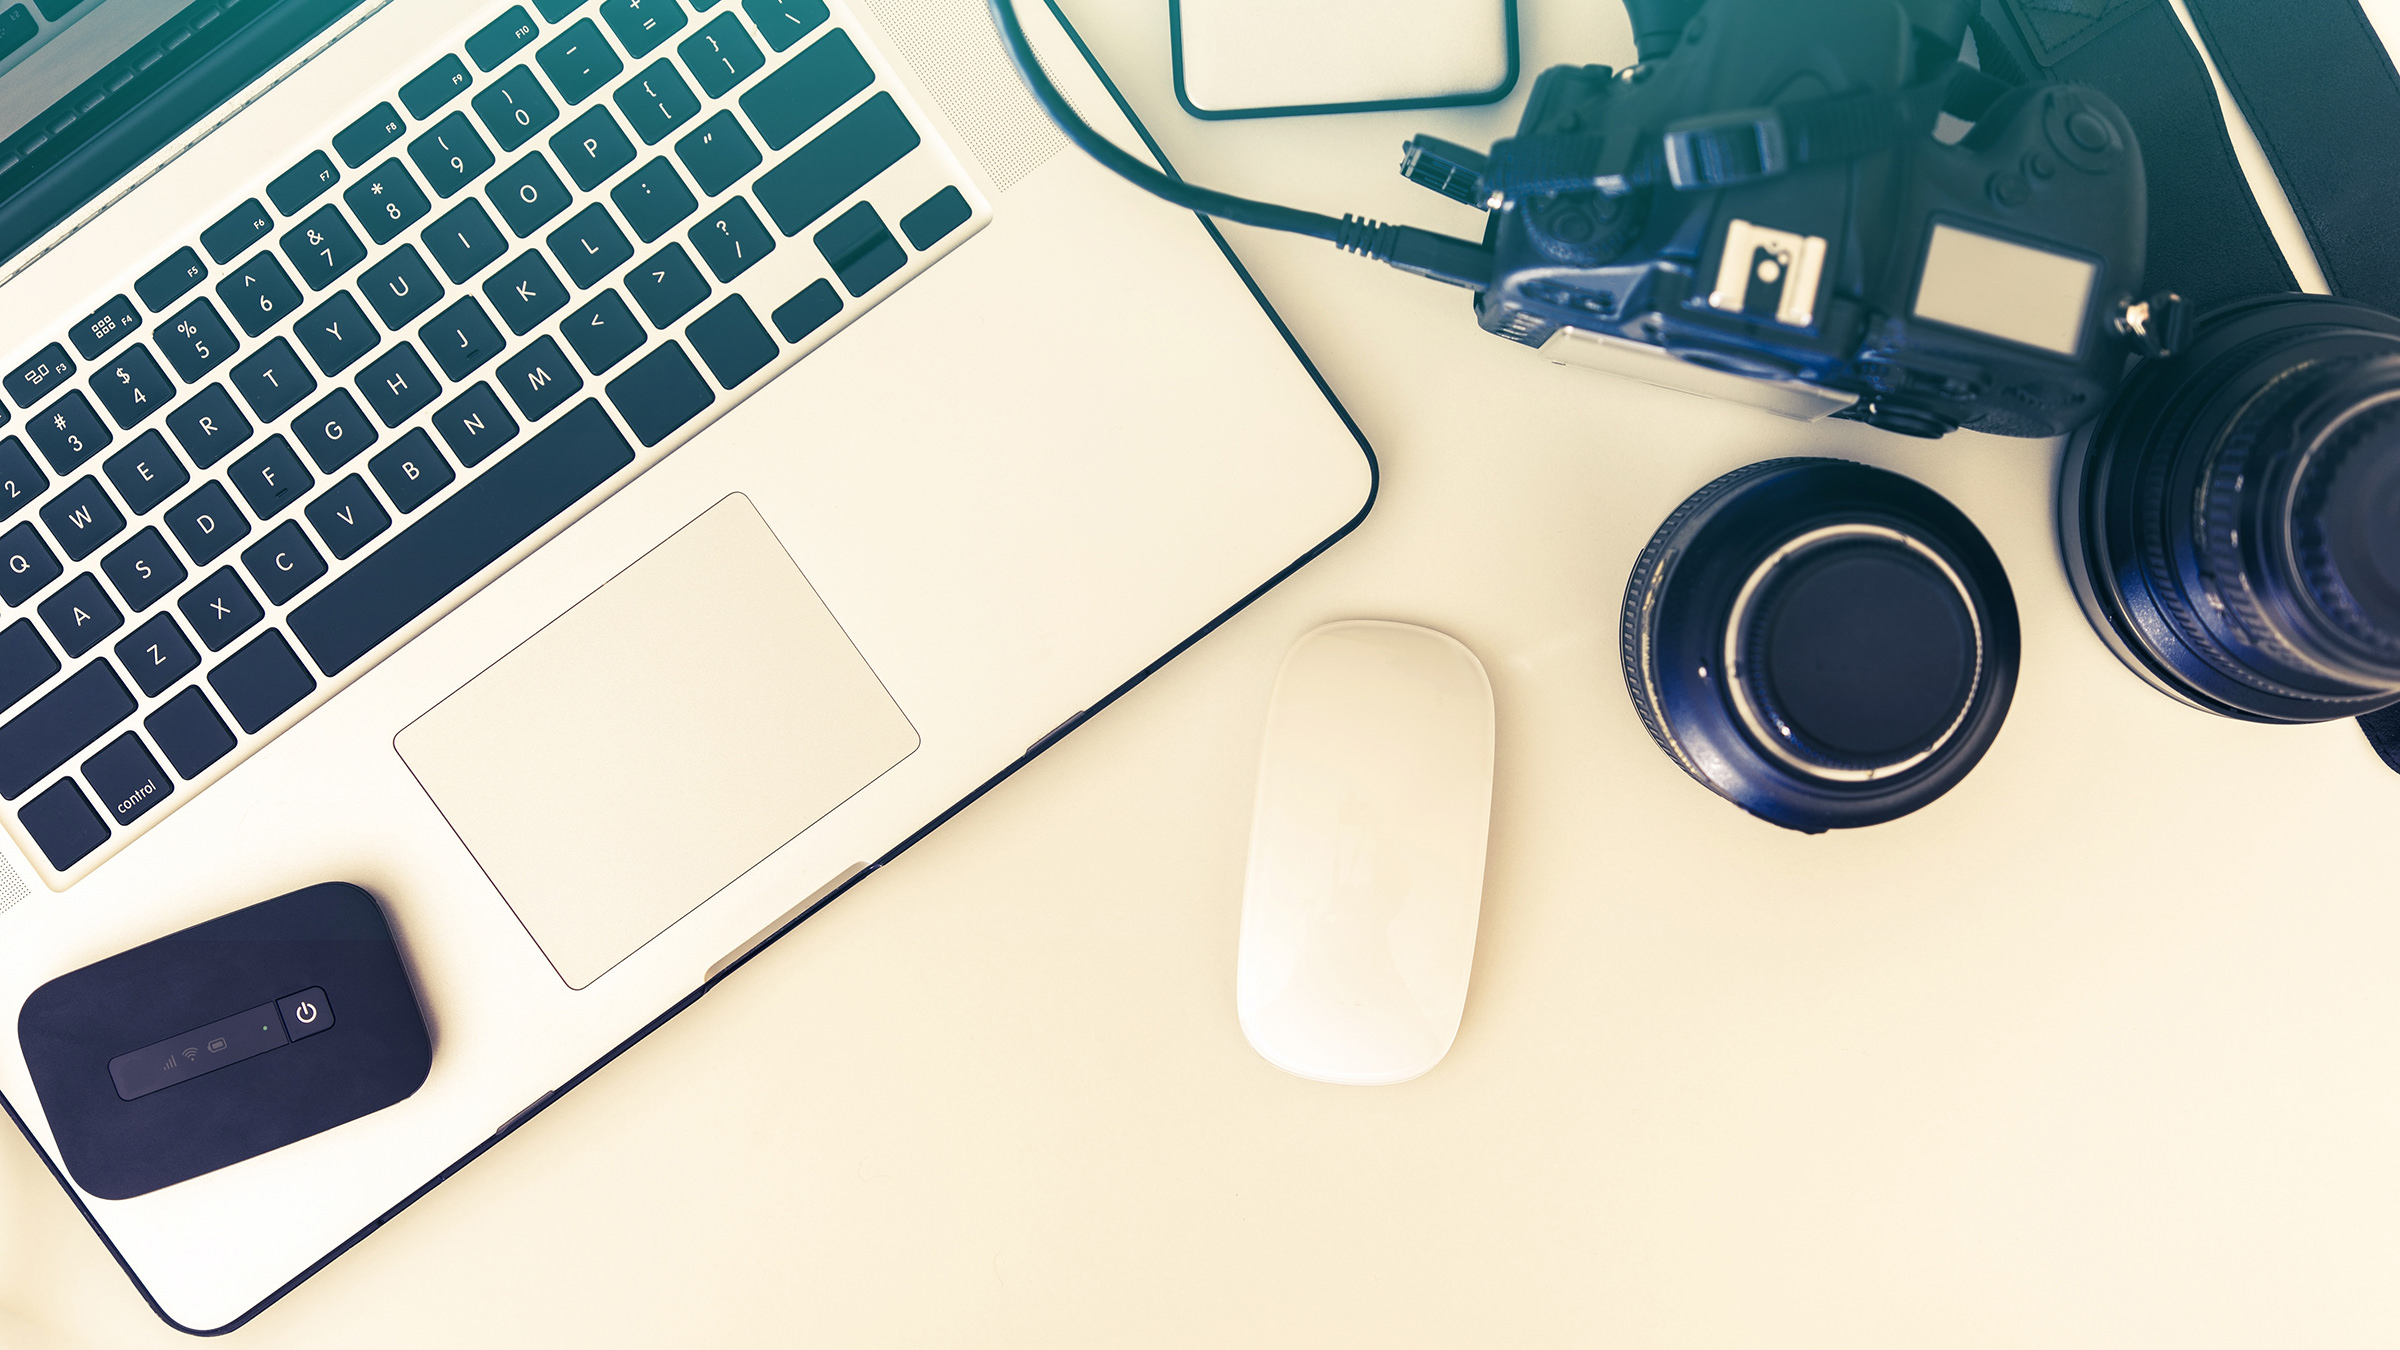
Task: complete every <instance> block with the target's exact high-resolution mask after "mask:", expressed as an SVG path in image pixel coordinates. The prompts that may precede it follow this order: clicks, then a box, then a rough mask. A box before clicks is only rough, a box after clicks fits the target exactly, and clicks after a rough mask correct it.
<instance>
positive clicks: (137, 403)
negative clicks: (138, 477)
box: [92, 342, 175, 431]
mask: <svg viewBox="0 0 2400 1350" xmlns="http://www.w3.org/2000/svg"><path fill="white" fill-rule="evenodd" d="M92 393H93V395H94V396H95V397H97V398H98V399H99V400H100V403H101V406H103V407H105V408H107V409H108V415H109V416H110V417H113V418H115V419H116V421H117V425H118V426H120V427H124V428H125V429H126V430H128V431H130V430H132V429H133V428H134V427H135V426H136V425H138V424H139V423H140V422H141V421H142V419H143V418H145V417H148V416H149V415H150V414H152V413H154V412H157V411H158V410H159V409H161V408H164V407H166V406H167V405H168V404H169V403H172V402H174V401H175V382H174V381H173V380H170V379H168V378H167V372H166V371H164V370H162V369H160V368H159V364H158V358H157V357H155V356H152V355H151V354H150V348H149V346H148V345H147V344H144V343H139V342H137V343H135V344H133V345H132V346H131V347H128V348H126V349H125V350H124V351H123V352H121V353H119V354H118V355H117V358H116V359H115V360H113V361H110V362H107V363H105V364H104V365H102V366H101V367H100V368H99V369H97V370H94V371H93V372H92Z"/></svg>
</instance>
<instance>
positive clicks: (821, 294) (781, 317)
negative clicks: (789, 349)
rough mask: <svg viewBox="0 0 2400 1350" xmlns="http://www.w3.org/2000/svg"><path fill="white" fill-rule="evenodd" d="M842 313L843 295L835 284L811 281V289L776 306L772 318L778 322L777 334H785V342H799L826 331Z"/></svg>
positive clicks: (776, 324)
mask: <svg viewBox="0 0 2400 1350" xmlns="http://www.w3.org/2000/svg"><path fill="white" fill-rule="evenodd" d="M841 312H842V296H841V292H839V291H836V290H835V289H834V288H833V283H832V282H830V281H812V282H810V283H809V284H808V289H806V290H804V291H802V292H800V293H799V294H798V295H795V296H793V297H792V298H791V299H789V300H786V301H784V302H783V303H782V304H780V305H778V306H776V307H775V313H774V314H773V315H772V316H770V317H772V318H773V319H774V321H775V331H776V332H778V333H781V334H783V340H784V341H786V342H798V341H799V340H800V339H802V338H804V337H807V336H808V335H809V334H811V333H813V332H815V331H817V330H818V329H820V328H823V327H824V326H825V324H826V322H827V321H828V320H830V319H832V318H833V316H834V315H836V314H839V313H841Z"/></svg>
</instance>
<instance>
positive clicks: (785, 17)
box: [742, 0, 828, 52]
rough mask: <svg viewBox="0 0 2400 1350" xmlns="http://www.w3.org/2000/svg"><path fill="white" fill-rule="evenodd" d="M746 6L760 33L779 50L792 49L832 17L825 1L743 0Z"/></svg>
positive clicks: (743, 5) (743, 7)
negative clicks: (793, 45) (794, 44)
mask: <svg viewBox="0 0 2400 1350" xmlns="http://www.w3.org/2000/svg"><path fill="white" fill-rule="evenodd" d="M742 9H743V11H744V12H746V13H747V14H749V16H750V22H752V23H754V24H757V25H758V35H759V36H760V37H763V38H765V39H766V40H767V45H768V46H770V47H773V48H774V49H775V50H777V51H779V52H788V51H790V50H791V49H792V44H793V43H795V42H798V41H799V40H800V39H802V38H804V37H807V36H808V35H809V34H810V33H812V32H814V31H816V27H817V25H818V24H821V23H823V22H825V20H826V18H827V17H828V11H827V10H826V8H825V0H742Z"/></svg>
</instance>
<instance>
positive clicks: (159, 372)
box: [0, 0, 988, 877]
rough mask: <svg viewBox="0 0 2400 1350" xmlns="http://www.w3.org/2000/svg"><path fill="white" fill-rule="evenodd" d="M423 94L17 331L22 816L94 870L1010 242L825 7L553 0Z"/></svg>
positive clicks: (23, 828)
mask: <svg viewBox="0 0 2400 1350" xmlns="http://www.w3.org/2000/svg"><path fill="white" fill-rule="evenodd" d="M407 70H408V71H413V72H414V73H405V72H401V71H396V72H395V77H396V78H395V83H394V85H393V86H392V87H390V88H388V89H384V90H379V91H376V93H375V96H373V97H369V98H366V99H363V100H362V103H363V104H364V105H365V106H363V107H360V108H357V109H354V110H353V111H354V112H355V116H352V117H350V118H349V119H347V120H336V121H334V122H333V123H332V125H331V126H330V128H329V130H328V134H327V136H326V139H325V141H324V142H323V144H322V146H321V147H320V148H317V149H315V150H312V151H310V152H308V153H306V154H304V155H302V156H301V157H300V158H298V159H297V160H296V161H295V162H293V163H290V164H288V165H277V166H267V165H262V166H261V169H262V173H261V175H260V178H259V181H257V182H256V183H255V184H253V185H252V190H251V191H249V192H246V193H243V194H241V195H240V196H239V199H238V200H229V201H226V202H224V203H221V204H220V205H219V206H218V208H217V210H216V211H215V212H214V213H211V214H206V215H204V216H203V217H202V218H200V219H197V220H195V221H194V222H192V227H191V229H190V231H189V233H188V234H185V235H182V236H181V237H175V238H169V239H166V240H163V241H162V242H161V245H160V247H159V249H158V250H157V254H156V256H155V259H154V260H153V261H151V262H150V264H149V265H147V266H145V267H142V268H139V269H137V270H135V271H133V272H130V273H129V274H128V275H127V276H126V277H124V278H117V279H111V280H110V281H108V282H106V283H104V284H102V285H100V286H98V287H96V289H100V290H107V291H111V292H114V293H111V294H106V295H95V296H94V299H93V305H94V308H93V309H92V312H91V314H90V315H89V317H87V318H85V319H83V320H82V321H81V322H79V323H77V324H76V325H75V326H74V328H73V329H72V330H71V331H70V332H67V333H64V334H55V335H48V334H38V333H23V332H18V333H7V334H0V337H5V338H7V339H11V340H13V342H14V343H15V344H17V345H19V346H20V347H22V348H27V349H30V350H29V351H27V352H26V353H25V354H23V355H21V356H20V357H19V358H18V359H17V361H16V362H15V363H14V364H13V365H10V366H8V367H7V368H6V369H5V371H4V372H0V602H5V604H6V606H7V607H8V614H6V615H0V801H5V802H6V803H7V804H8V808H7V809H8V813H9V817H10V818H9V825H10V827H11V829H12V832H14V833H15V834H16V835H17V836H18V838H19V839H20V840H21V841H23V842H26V843H29V844H30V845H31V846H32V848H33V849H34V850H35V851H36V852H38V854H39V855H40V856H41V858H42V859H44V860H45V861H46V862H47V863H48V865H49V866H50V868H51V869H52V870H53V872H54V873H55V874H56V875H57V876H58V877H65V876H67V875H68V874H69V873H79V872H80V870H82V869H86V868H88V867H89V866H92V865H96V864H97V863H98V862H99V861H101V860H103V859H105V858H106V857H108V856H111V855H112V854H113V853H114V852H115V851H116V850H118V849H120V848H122V847H123V846H124V845H125V844H126V843H128V842H129V841H130V840H131V839H132V838H133V837H134V836H136V835H138V834H139V833H140V832H141V831H142V830H143V829H145V828H147V827H148V826H150V825H152V824H155V823H156V822H157V821H158V820H159V819H161V818H163V817H164V816H165V815H166V814H167V813H168V812H169V811H171V810H172V809H173V808H174V807H176V806H179V805H181V803H182V802H183V801H186V800H189V799H190V798H191V796H192V795H193V794H195V793H196V792H198V791H199V790H201V789H202V788H204V787H206V786H207V785H208V784H210V783H212V782H214V781H216V780H217V779H218V778H220V777H222V776H223V774H224V773H225V772H227V771H228V770H229V769H230V768H231V767H232V766H233V765H234V764H236V763H238V762H239V761H240V760H241V759H242V758H243V757H245V756H246V755H247V754H248V753H250V752H251V751H254V750H256V749H257V748H258V747H259V746H260V745H262V744H264V743H265V742H266V741H268V740H269V739H271V738H272V737H274V736H275V735H276V734H278V733H280V732H281V731H283V730H285V729H287V728H288V727H290V726H291V725H292V724H293V723H294V722H296V721H297V720H298V719H299V718H300V717H302V716H304V715H305V714H306V713H307V712H308V711H309V710H310V709H313V708H314V707H316V706H318V705H319V704H321V703H322V702H323V701H324V700H325V699H326V698H328V697H330V696H331V694H332V693H333V692H334V691H335V690H336V689H337V688H338V687H339V686H340V685H341V684H343V683H346V682H347V681H348V680H349V679H352V678H355V677H356V676H357V675H358V674H359V673H360V672H362V671H363V670H365V669H367V668H369V667H370V666H372V665H373V663H374V661H375V660H376V659H378V658H379V657H380V656H382V655H384V654H386V653H387V652H388V651H389V650H391V649H393V648H394V647H395V646H396V645H398V644H397V641H396V640H397V639H404V636H405V635H407V634H409V633H411V632H413V631H414V630H415V629H416V628H418V627H421V626H422V624H423V623H425V622H429V621H430V616H435V615H438V613H439V612H441V611H442V610H443V609H444V608H445V607H446V605H448V604H451V603H455V602H456V601H457V600H458V599H459V598H462V597H463V595H464V594H465V593H466V590H467V588H469V586H470V584H471V583H473V582H474V581H475V580H476V579H477V578H479V577H482V576H483V575H484V574H485V573H486V572H487V571H488V570H489V569H491V568H492V567H493V565H494V564H495V563H498V562H500V561H502V560H503V559H506V558H508V557H509V556H510V555H511V554H512V553H514V552H515V551H516V550H518V549H519V548H520V547H521V546H522V545H524V544H525V543H526V542H527V541H528V540H530V539H533V538H534V537H535V536H537V535H539V534H541V533H542V532H543V531H544V530H546V529H549V528H551V527H553V526H556V525H560V524H562V523H563V522H564V521H565V520H567V519H570V518H572V517H573V516H574V515H576V514H579V513H580V511H581V510H584V509H588V508H589V507H590V506H591V505H592V504H593V503H594V502H596V501H597V500H598V499H599V498H600V497H601V496H602V495H604V492H603V489H605V488H606V487H608V486H609V485H611V484H616V483H621V482H622V481H624V480H625V479H626V478H627V477H629V476H630V474H629V471H630V470H637V469H638V467H646V466H647V465H648V464H649V463H652V462H655V460H656V459H657V458H659V457H661V456H663V455H664V454H666V453H668V452H669V451H671V450H672V449H673V448H674V447H675V445H677V444H680V443H681V441H682V440H684V439H688V437H689V436H690V435H691V434H693V433H694V432H696V431H697V430H698V429H699V428H700V427H701V426H703V425H705V424H706V423H707V422H708V421H709V420H711V419H712V418H713V417H714V416H715V415H717V414H720V413H722V412H723V411H724V410H725V409H726V408H728V407H730V406H731V405H732V404H733V403H735V402H738V401H739V399H740V397H742V396H743V395H745V394H747V393H749V392H751V391H752V390H754V389H755V388H757V387H758V386H759V385H761V384H763V383H764V382H765V380H767V379H769V378H772V376H773V375H774V374H775V373H777V372H778V371H780V370H781V369H782V368H783V367H784V366H786V365H788V364H790V363H791V362H792V361H794V360H797V359H798V358H799V357H800V356H801V355H803V354H804V353H805V352H806V351H807V350H810V349H813V347H814V346H815V345H816V344H818V343H820V342H822V341H824V340H825V339H826V338H827V337H828V336H830V335H831V333H833V332H834V331H836V330H837V329H838V328H839V327H840V326H841V325H842V324H843V323H845V322H846V321H847V320H849V319H850V318H853V317H855V316H856V315H857V314H858V313H860V312H863V311H864V310H865V309H866V308H867V307H868V306H869V305H871V304H873V303H874V302H875V301H876V300H879V299H880V298H882V297H883V296H884V295H887V294H889V293H890V291H891V290H893V289H894V288H896V287H897V286H898V285H900V284H902V283H904V282H905V281H907V280H908V279H909V278H910V277H912V276H913V275H915V273H916V272H917V271H918V270H919V269H920V268H921V267H922V266H924V265H925V264H927V263H928V262H930V261H931V260H932V258H933V257H934V256H936V255H938V254H939V253H940V252H942V251H944V250H946V249H947V248H948V247H951V246H954V245H955V244H956V243H957V242H958V241H959V240H960V239H962V238H964V237H965V236H966V235H967V234H969V233H972V230H971V229H970V228H969V227H970V225H971V224H976V223H979V220H978V218H979V216H988V211H986V210H985V209H984V208H982V207H981V206H979V205H978V204H977V203H978V202H979V200H980V199H979V198H978V197H977V196H976V194H975V193H974V190H973V188H972V186H971V185H970V184H969V183H968V182H967V180H966V178H965V176H964V174H963V173H962V172H961V171H960V170H959V169H958V167H957V164H956V162H955V161H954V160H952V159H951V158H949V156H948V155H947V153H946V152H943V151H942V150H940V149H939V147H938V146H934V145H931V144H929V143H928V142H927V140H926V139H925V137H924V135H923V133H921V132H920V130H919V129H918V128H919V127H920V126H921V125H922V122H921V120H920V119H919V118H918V117H917V116H916V115H915V113H914V111H913V107H912V106H910V105H909V104H908V103H907V97H908V96H907V95H906V94H905V92H903V91H901V90H900V89H899V88H898V87H897V86H896V84H894V82H893V81H891V80H890V79H889V78H888V76H887V75H885V74H884V73H883V68H882V67H881V66H880V65H879V63H878V62H877V61H876V60H875V59H873V58H872V57H871V56H870V54H869V53H868V52H867V51H866V50H863V49H862V46H861V44H860V42H859V41H858V39H857V37H856V36H855V34H854V32H853V31H852V27H851V25H849V24H847V23H845V22H844V21H843V19H842V18H841V17H840V16H838V15H836V14H835V13H833V12H832V11H831V10H830V9H829V8H828V6H827V4H826V3H825V2H824V0H537V3H533V4H531V5H530V6H528V5H511V6H508V7H507V8H506V9H505V10H502V11H500V12H498V13H496V14H494V15H492V16H491V17H489V19H488V21H487V22H484V23H482V24H480V25H478V26H476V27H474V28H473V30H472V31H471V32H469V33H468V34H467V35H466V36H464V38H463V39H462V40H461V42H460V44H459V46H458V49H457V50H455V51H439V50H437V51H435V52H432V53H430V54H428V55H427V56H425V57H424V58H423V59H421V60H419V61H417V62H413V63H409V65H408V67H407ZM402 76H404V77H402ZM120 287H121V288H122V289H121V290H120V289H119V288H120ZM45 338H47V339H49V340H47V341H45ZM12 418H17V419H21V421H19V423H18V424H17V425H15V426H10V425H9V422H10V420H11V419H12Z"/></svg>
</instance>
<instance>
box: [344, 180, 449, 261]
mask: <svg viewBox="0 0 2400 1350" xmlns="http://www.w3.org/2000/svg"><path fill="white" fill-rule="evenodd" d="M342 200H343V201H345V202H348V203H350V214H351V215H354V216H356V217H358V223H359V224H360V225H361V226H362V227H364V228H365V230H366V232H367V237H368V238H369V239H372V240H374V241H375V242H376V243H378V244H388V243H390V242H392V239H393V237H394V236H396V235H398V234H399V233H400V232H401V231H402V230H405V229H407V228H408V227H409V226H411V225H414V224H416V223H417V222H418V221H420V220H423V219H424V218H425V213H426V212H428V211H430V210H432V209H433V202H432V200H431V199H430V198H428V197H426V195H425V189H423V188H421V187H418V186H417V180H416V178H415V177H414V176H413V175H411V174H410V173H409V171H408V166H407V165H405V164H402V163H401V162H400V161H399V160H397V159H387V160H385V161H384V162H383V163H381V164H378V165H376V166H375V171H374V172H373V173H370V174H368V175H367V176H366V177H364V178H361V179H359V180H358V181H357V182H355V183H352V184H351V185H350V186H349V187H348V188H346V189H344V190H343V192H342Z"/></svg>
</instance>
